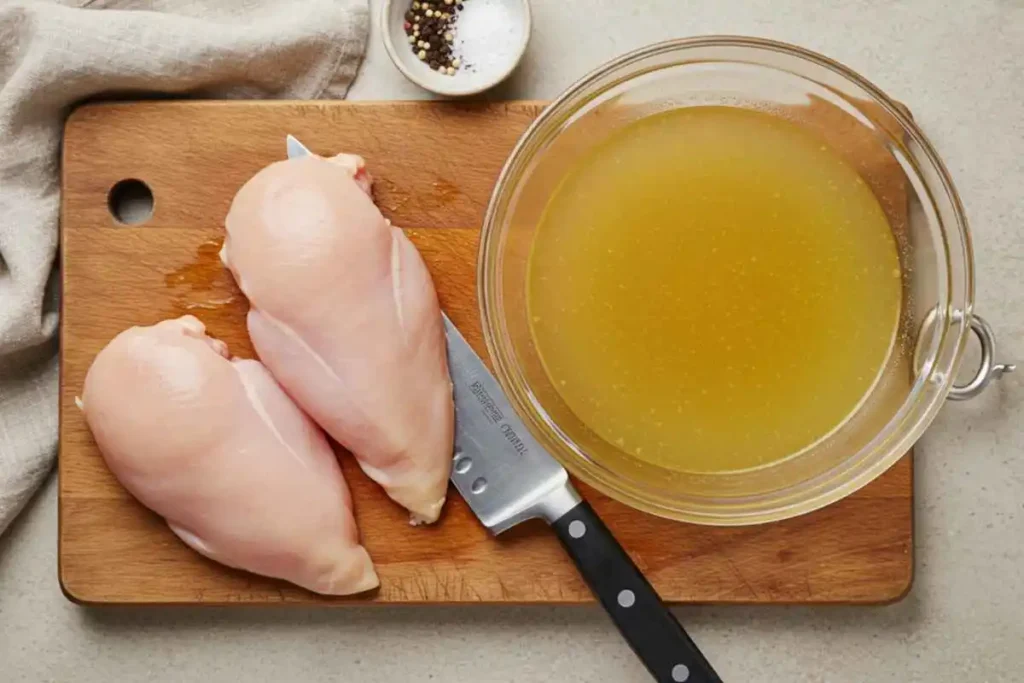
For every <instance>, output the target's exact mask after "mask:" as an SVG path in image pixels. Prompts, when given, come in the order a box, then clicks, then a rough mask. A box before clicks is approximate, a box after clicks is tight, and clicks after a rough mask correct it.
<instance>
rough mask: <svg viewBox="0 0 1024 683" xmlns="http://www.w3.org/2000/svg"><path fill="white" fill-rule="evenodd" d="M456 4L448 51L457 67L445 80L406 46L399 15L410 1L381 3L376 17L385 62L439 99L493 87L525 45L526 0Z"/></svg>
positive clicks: (440, 0)
mask: <svg viewBox="0 0 1024 683" xmlns="http://www.w3.org/2000/svg"><path fill="white" fill-rule="evenodd" d="M461 1H462V3H463V10H462V11H461V12H460V13H459V15H458V16H459V19H458V20H457V21H456V23H455V30H454V33H455V40H454V42H453V46H454V48H455V54H456V55H457V56H458V57H459V58H460V60H461V61H462V64H461V66H460V67H459V68H458V69H457V70H456V71H455V73H454V74H453V75H451V76H449V75H446V74H441V73H438V72H437V71H435V70H433V69H431V68H430V66H429V65H428V64H427V63H426V62H424V61H422V60H420V59H419V58H418V57H417V55H416V53H415V52H414V51H413V48H412V45H410V44H409V37H408V35H407V34H406V32H405V22H406V18H405V13H406V12H408V11H409V9H410V6H411V4H412V0H385V2H384V6H383V8H382V9H381V13H380V30H381V36H382V37H383V39H384V47H385V48H386V49H387V51H388V55H389V56H390V57H391V61H392V62H394V63H395V66H396V67H398V70H399V71H401V72H402V73H403V74H405V77H406V78H408V79H409V80H410V81H412V82H413V83H415V84H416V85H418V86H420V87H421V88H425V89H427V90H430V91H431V92H435V93H438V94H439V95H449V96H454V97H461V96H465V95H474V94H476V93H479V92H483V91H484V90H487V89H488V88H491V87H493V86H495V85H497V84H498V83H500V82H501V81H503V80H505V79H506V78H507V77H508V75H509V74H511V73H512V71H513V70H514V69H515V68H516V66H517V65H518V64H519V60H520V59H521V58H522V56H523V53H524V52H525V51H526V44H527V43H528V42H529V40H530V22H531V19H530V3H529V0H461ZM427 2H430V3H431V4H432V5H433V4H434V2H431V0H427ZM436 2H437V4H438V5H442V4H443V0H436ZM453 6H454V5H453ZM471 32H472V33H473V35H470V33H471ZM475 48H482V49H475Z"/></svg>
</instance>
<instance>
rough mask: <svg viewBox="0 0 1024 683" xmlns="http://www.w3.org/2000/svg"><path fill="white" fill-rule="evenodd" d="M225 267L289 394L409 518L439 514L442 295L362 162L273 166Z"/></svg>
mask: <svg viewBox="0 0 1024 683" xmlns="http://www.w3.org/2000/svg"><path fill="white" fill-rule="evenodd" d="M226 226H227V238H226V239H225V242H224V248H223V250H222V251H221V258H222V259H223V260H224V263H225V264H226V265H227V266H228V267H229V268H230V269H231V272H232V273H233V274H234V276H235V279H236V280H237V282H238V285H239V287H240V288H241V290H242V292H244V293H245V295H246V296H247V297H248V298H249V302H250V304H251V306H252V307H251V310H250V311H249V317H248V325H249V335H250V336H251V337H252V341H253V344H254V345H255V347H256V350H257V352H258V353H259V356H260V359H261V360H262V361H263V362H264V363H265V364H266V365H267V367H268V368H269V369H270V371H271V372H272V373H274V376H275V377H276V378H277V379H278V381H279V382H281V385H282V386H283V387H284V388H285V390H287V391H288V393H289V394H291V396H292V397H293V398H294V399H295V400H296V401H297V402H298V403H299V405H301V406H302V408H303V409H304V410H305V411H306V412H308V413H309V414H310V415H311V416H312V417H313V419H315V420H316V421H317V422H318V423H320V425H321V426H322V427H323V428H324V429H326V430H327V433H328V434H330V435H331V436H333V437H334V438H335V439H336V440H337V441H338V442H339V443H341V444H342V445H343V446H345V447H346V448H347V449H348V450H350V451H351V452H352V453H353V454H354V455H355V457H356V458H357V460H358V461H359V464H360V466H361V467H362V469H363V471H364V472H366V474H367V475H369V476H370V478H371V479H373V480H374V481H376V482H377V483H379V484H380V485H381V486H382V487H383V488H384V490H385V491H386V492H387V494H388V495H389V496H391V498H392V499H393V500H394V501H396V502H397V503H399V504H400V505H402V506H403V507H405V508H406V509H408V510H409V511H410V512H411V513H412V522H413V523H419V522H433V521H435V520H436V519H437V518H438V515H440V512H441V507H442V506H443V504H444V500H445V493H446V491H447V486H448V475H449V468H450V466H451V458H452V448H453V444H452V438H453V427H454V406H453V403H452V386H451V380H450V378H449V375H448V361H447V357H446V346H445V337H444V328H443V326H442V322H441V311H440V308H439V306H438V302H437V295H436V293H435V291H434V286H433V283H432V282H431V279H430V275H429V273H428V272H427V269H426V266H425V265H424V263H423V260H422V258H420V255H419V252H418V251H416V248H415V247H414V246H413V245H412V243H411V242H409V240H408V239H407V238H406V237H405V235H404V234H402V231H401V230H399V229H398V228H395V227H393V226H391V225H390V224H389V222H388V221H386V220H385V219H384V217H383V216H382V215H381V213H380V211H379V210H378V209H377V207H376V206H375V205H374V203H373V200H372V199H371V198H370V196H369V177H368V176H367V175H366V173H365V169H364V167H363V162H362V159H360V158H359V157H356V156H353V155H340V156H338V157H335V158H334V159H331V160H327V159H323V158H321V157H316V156H309V157H305V158H302V159H293V160H289V161H281V162H278V163H274V164H271V165H270V166H268V167H267V168H265V169H263V170H262V171H260V172H259V173H257V174H256V175H255V176H254V177H253V178H252V179H251V180H249V182H247V183H246V184H245V185H244V186H243V187H242V189H241V190H239V192H238V194H237V195H236V196H235V199H234V201H233V202H232V204H231V209H230V211H229V212H228V216H227V220H226Z"/></svg>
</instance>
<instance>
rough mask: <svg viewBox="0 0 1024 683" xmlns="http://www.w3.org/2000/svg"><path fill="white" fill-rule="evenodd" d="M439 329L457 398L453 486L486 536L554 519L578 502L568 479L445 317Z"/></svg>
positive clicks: (577, 496)
mask: <svg viewBox="0 0 1024 683" xmlns="http://www.w3.org/2000/svg"><path fill="white" fill-rule="evenodd" d="M444 328H445V334H446V335H447V337H448V369H449V371H450V372H451V376H452V383H453V385H454V392H455V459H454V462H453V463H452V482H454V484H455V488H457V489H458V490H459V493H461V494H462V497H463V498H465V499H466V502H467V503H469V507H470V508H471V509H472V510H473V512H474V513H475V514H476V516H477V517H478V518H479V519H480V521H481V522H483V525H484V526H485V527H487V528H488V529H489V530H490V531H491V533H495V534H499V533H501V532H502V531H505V530H506V529H509V528H510V527H513V526H515V525H516V524H518V523H519V522H522V521H524V520H527V519H531V518H534V517H541V518H543V519H545V520H547V521H548V522H553V521H555V520H557V519H558V518H560V517H561V516H562V515H564V514H565V513H566V512H568V511H569V510H571V509H572V508H573V507H575V506H576V505H577V504H578V503H579V502H580V500H581V499H580V496H579V494H578V493H577V492H576V490H575V489H574V488H573V487H572V484H571V483H570V482H569V475H568V474H567V473H566V471H565V469H564V468H563V467H562V466H561V465H559V464H558V463H557V462H556V461H555V459H554V458H552V457H551V455H550V454H549V453H548V452H547V451H546V450H545V449H544V448H543V447H541V445H540V444H539V443H538V442H537V440H536V439H534V438H533V436H531V434H530V431H529V430H528V429H527V428H526V425H525V424H523V422H522V420H520V419H519V417H518V416H517V415H516V413H515V411H514V410H513V409H512V406H511V405H510V404H509V402H508V399H507V398H506V397H505V394H504V392H503V391H502V390H501V387H500V386H499V385H498V382H497V380H495V379H494V376H493V375H492V374H491V373H490V371H489V370H488V369H487V366H485V365H484V363H483V361H482V360H480V357H479V356H477V355H476V352H475V351H473V349H472V347H470V345H469V344H468V343H467V342H466V340H465V339H464V338H463V336H462V334H461V333H460V332H459V330H458V329H457V328H456V327H455V325H453V324H452V321H451V320H449V319H448V316H445V318H444Z"/></svg>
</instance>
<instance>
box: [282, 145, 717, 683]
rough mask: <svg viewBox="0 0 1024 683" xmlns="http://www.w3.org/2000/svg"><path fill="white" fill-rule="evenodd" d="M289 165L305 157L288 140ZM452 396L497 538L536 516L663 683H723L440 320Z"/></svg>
mask: <svg viewBox="0 0 1024 683" xmlns="http://www.w3.org/2000/svg"><path fill="white" fill-rule="evenodd" d="M287 149H288V157H289V158H296V157H300V156H305V155H307V154H309V153H310V152H309V150H308V149H306V147H305V146H304V145H303V144H302V143H301V142H299V141H298V140H296V139H295V138H294V137H292V136H290V135H289V136H288V140H287ZM444 327H445V335H446V337H447V339H448V367H449V370H450V372H451V377H452V384H453V386H454V394H455V452H454V460H453V462H452V475H451V479H452V482H453V483H454V484H455V488H457V489H458V490H459V493H461V494H462V497H463V498H465V499H466V502H467V503H468V504H469V507H470V509H471V510H472V511H473V513H474V514H475V515H476V516H477V518H478V519H479V520H480V521H481V522H482V523H483V525H484V526H485V527H487V529H488V530H489V531H490V532H491V533H493V534H500V533H501V532H502V531H505V530H507V529H510V528H512V527H513V526H515V525H516V524H519V523H520V522H523V521H526V520H528V519H534V518H538V517H539V518H541V519H543V520H544V521H546V522H547V523H548V524H550V525H551V527H552V528H553V529H554V530H555V533H556V534H558V538H559V539H560V540H561V541H562V545H563V546H564V547H565V549H566V551H567V552H568V553H569V556H570V557H572V559H573V561H574V562H575V563H576V566H577V568H578V569H579V571H580V573H581V574H582V575H583V578H584V579H585V580H586V582H587V584H588V585H589V586H590V589H591V590H592V591H593V592H594V595H596V596H597V598H598V599H599V600H600V601H601V605H602V606H603V607H604V609H605V611H607V612H608V614H609V615H610V616H611V618H612V620H613V621H614V622H615V625H616V626H618V628H619V631H621V632H622V635H623V636H624V637H625V638H626V641H627V642H628V643H629V645H630V647H632V648H633V651H634V652H636V654H637V656H639V657H640V659H641V660H642V661H643V663H644V665H645V666H646V667H647V669H648V670H649V671H650V672H651V675H652V676H654V678H655V680H657V681H659V683H683V682H684V681H686V682H688V683H721V680H722V679H721V678H719V677H718V674H716V673H715V671H714V669H713V668H712V667H711V664H710V663H708V661H707V659H705V658H704V655H703V654H701V651H700V650H699V649H698V648H697V646H696V645H695V644H694V642H693V641H692V640H691V639H690V637H689V635H687V633H686V631H685V630H684V629H683V627H682V626H681V625H680V624H679V622H678V621H677V620H676V618H675V617H674V616H673V615H672V613H671V612H670V611H669V610H668V608H667V607H666V606H665V604H664V603H663V602H662V601H661V598H659V597H658V594H657V593H656V592H655V591H654V588H653V587H652V586H651V584H650V583H648V582H647V579H645V578H644V576H643V574H642V573H640V570H639V569H638V568H637V566H636V565H635V564H633V561H632V560H631V559H630V558H629V555H627V554H626V551H625V550H623V549H622V546H620V545H619V543H618V541H616V540H615V537H614V536H612V534H611V532H610V531H609V530H608V528H607V527H606V526H605V525H604V524H603V523H602V522H601V519H600V518H599V517H598V516H597V513H595V512H594V510H593V508H591V507H590V505H589V504H588V503H587V502H586V501H584V500H583V499H581V498H580V495H579V493H577V491H576V489H575V488H573V485H572V483H571V482H570V481H569V475H568V474H567V473H566V471H565V469H564V468H563V467H562V466H561V465H559V464H558V462H556V461H555V459H554V458H553V457H552V456H551V455H550V454H549V453H548V452H547V451H546V450H545V449H544V448H542V447H541V445H540V444H539V443H538V442H537V441H536V440H535V439H534V438H533V436H532V435H531V434H530V431H529V430H528V429H527V428H526V426H525V425H524V424H523V422H522V420H520V419H519V417H518V416H517V415H516V413H515V411H514V410H513V409H512V406H511V405H510V404H509V402H508V398H506V396H505V394H504V392H503V391H502V390H501V387H500V386H499V385H498V382H497V380H495V379H494V376H493V375H491V373H490V371H489V370H488V369H487V367H486V366H485V365H484V364H483V361H481V360H480V357H479V356H477V355H476V352H474V351H473V349H472V348H471V347H470V346H469V344H468V343H466V340H465V339H464V338H463V337H462V334H461V333H459V331H458V329H457V328H456V327H455V325H453V324H452V322H451V320H449V319H448V316H444Z"/></svg>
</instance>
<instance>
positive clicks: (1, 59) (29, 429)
mask: <svg viewBox="0 0 1024 683" xmlns="http://www.w3.org/2000/svg"><path fill="white" fill-rule="evenodd" d="M368 26H369V21H368V8H367V0H166V1H161V0H122V1H120V2H117V1H113V0H111V1H107V2H103V1H95V0H94V1H91V2H90V1H88V0H81V1H80V2H73V1H70V0H63V1H62V2H57V1H55V0H0V533H2V532H3V531H4V529H6V528H7V526H8V524H10V522H11V520H12V519H13V517H14V516H15V515H16V514H17V513H18V512H19V510H21V508H22V507H23V506H24V504H25V502H26V500H27V499H28V498H29V497H30V496H31V494H32V492H33V491H34V490H35V489H36V488H37V487H38V485H39V484H40V483H41V482H42V480H43V478H44V477H45V476H46V474H47V473H48V472H49V471H50V469H51V467H52V464H53V460H54V458H55V455H56V450H57V372H58V369H57V356H56V353H57V347H56V343H57V342H56V332H57V326H58V306H59V302H58V296H59V292H58V290H59V285H58V282H59V275H58V273H56V266H55V257H56V253H57V247H58V232H57V220H58V210H59V205H60V196H59V194H60V186H59V177H58V173H59V166H58V161H59V148H60V140H61V128H62V126H63V122H64V119H65V118H66V116H67V114H68V111H69V110H70V109H71V108H72V107H73V105H74V104H75V103H77V102H80V101H82V100H84V99H87V98H95V97H103V96H104V95H117V96H121V97H124V96H125V95H126V94H127V95H128V96H143V95H145V94H147V93H174V94H183V95H188V96H198V97H207V98H287V99H312V98H318V97H329V98H339V97H344V96H345V92H346V91H347V90H348V86H349V85H350V84H351V82H352V79H353V78H355V75H356V71H357V70H358V68H359V63H360V61H361V59H362V56H363V52H364V50H365V47H366V38H367V35H368Z"/></svg>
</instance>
